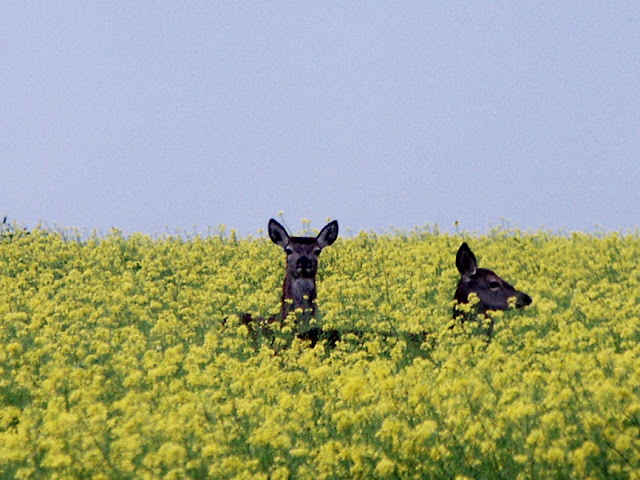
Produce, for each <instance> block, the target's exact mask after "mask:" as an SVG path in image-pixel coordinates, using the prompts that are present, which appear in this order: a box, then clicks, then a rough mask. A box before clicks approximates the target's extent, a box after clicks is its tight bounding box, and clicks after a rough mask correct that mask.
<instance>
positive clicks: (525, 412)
mask: <svg viewBox="0 0 640 480" xmlns="http://www.w3.org/2000/svg"><path fill="white" fill-rule="evenodd" d="M307 228H308V225H307ZM463 241H467V242H468V243H469V244H470V245H471V248H472V249H473V250H474V252H475V253H476V255H477V257H478V260H479V263H480V265H481V266H483V267H487V268H491V269H493V270H495V271H496V272H497V273H498V274H499V275H500V276H502V277H503V278H504V279H505V280H507V281H509V282H510V283H512V284H514V285H515V286H516V287H517V288H518V289H519V290H522V291H524V292H526V293H528V294H529V295H530V296H531V297H532V298H533V304H532V305H530V306H529V307H526V308H524V309H519V310H511V311H507V312H499V313H495V314H494V313H491V314H490V315H491V316H492V318H493V319H494V321H495V329H494V333H493V337H492V338H491V340H490V341H489V340H488V339H487V336H486V335H479V334H478V325H479V324H476V325H474V322H466V323H465V324H464V325H454V328H450V327H451V326H452V325H453V322H452V307H453V304H452V298H453V292H454V290H455V287H456V283H457V280H458V272H457V270H456V267H455V254H456V251H457V248H458V247H459V246H460V244H461V243H462V242H463ZM639 259H640V237H639V235H638V233H637V232H636V233H635V234H633V233H631V234H621V233H606V234H605V233H602V234H561V233H553V232H544V231H538V232H521V231H518V230H513V229H495V230H492V231H491V232H489V233H488V234H486V235H472V234H467V233H461V234H455V235H452V234H446V233H441V232H439V231H438V230H437V229H435V228H431V227H424V228H417V229H415V230H413V231H410V232H403V231H393V232H388V233H385V234H374V233H360V234H358V235H355V236H354V235H350V236H349V235H348V236H347V238H340V239H338V241H337V242H336V243H335V244H334V245H333V246H332V247H331V248H327V249H326V251H325V252H323V253H322V255H321V258H320V269H319V274H318V316H319V320H322V324H323V326H324V328H326V329H329V328H330V329H336V330H338V331H340V332H343V333H342V336H341V339H340V340H339V341H338V342H337V344H336V345H335V347H333V348H329V345H328V344H327V343H325V342H318V344H317V345H316V346H315V347H314V348H310V346H309V344H308V343H307V342H305V341H302V340H299V339H296V338H295V336H294V335H293V333H292V328H291V326H290V325H285V326H284V327H282V328H281V327H280V325H279V324H274V325H273V326H272V328H273V335H269V336H265V337H255V336H251V335H250V334H249V331H248V329H247V327H246V326H245V325H243V323H242V322H241V321H240V315H242V314H243V313H250V314H251V315H252V316H253V317H254V318H257V317H265V318H266V317H268V316H269V315H273V314H277V313H278V312H279V311H280V305H279V302H280V292H281V285H282V279H283V275H284V255H283V254H282V252H281V250H279V249H278V248H275V247H274V246H273V245H272V244H271V242H270V241H268V239H266V238H262V237H261V238H247V239H239V238H237V237H236V236H235V235H234V234H233V232H231V233H226V232H225V231H224V230H222V229H221V230H220V231H219V232H216V233H211V232H210V233H209V234H208V235H192V236H189V235H180V234H176V235H171V236H164V237H160V238H152V237H149V236H145V235H139V234H134V235H131V236H124V235H122V234H121V233H120V232H118V231H113V232H111V233H110V234H108V235H106V236H99V235H89V236H86V235H81V234H79V233H77V232H73V231H69V230H64V229H62V230H51V229H44V228H43V229H35V230H33V231H32V232H30V233H27V232H15V233H14V234H12V235H3V236H0V478H15V479H32V478H36V479H38V478H39V479H96V480H99V479H111V478H118V479H138V478H140V479H149V480H151V479H167V480H169V479H209V478H216V479H217V478H221V479H224V478H229V479H231V478H234V479H265V480H266V479H289V478H309V479H316V478H317V479H335V478H362V479H377V478H380V479H383V478H416V479H421V478H469V479H491V478H513V479H529V478H576V479H578V478H579V479H590V478H593V479H595V478H613V479H640V367H639V366H640V262H639ZM479 321H480V322H482V318H480V319H479ZM354 332H359V333H354ZM416 339H418V340H417V341H416Z"/></svg>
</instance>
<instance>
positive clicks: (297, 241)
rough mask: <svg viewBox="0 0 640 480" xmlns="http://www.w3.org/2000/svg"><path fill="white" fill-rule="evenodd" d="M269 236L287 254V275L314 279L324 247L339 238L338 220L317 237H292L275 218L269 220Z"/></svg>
mask: <svg viewBox="0 0 640 480" xmlns="http://www.w3.org/2000/svg"><path fill="white" fill-rule="evenodd" d="M269 237H270V238H271V241H273V243H275V244H276V245H280V246H281V247H282V249H283V250H284V252H285V253H286V254H287V275H290V276H291V277H292V278H310V279H313V278H315V276H316V273H317V272H318V257H319V256H320V253H321V252H322V249H323V248H324V247H326V246H329V245H331V244H332V243H333V242H335V241H336V239H337V238H338V222H337V221H335V220H334V221H333V222H331V223H329V224H328V225H326V226H325V227H324V228H323V229H322V230H321V231H320V233H319V234H318V236H317V237H290V236H289V234H288V233H287V231H286V230H285V228H284V227H283V226H282V225H280V224H279V223H278V222H276V221H275V220H274V219H271V220H270V221H269Z"/></svg>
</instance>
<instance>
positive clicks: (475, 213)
mask: <svg viewBox="0 0 640 480" xmlns="http://www.w3.org/2000/svg"><path fill="white" fill-rule="evenodd" d="M0 23H1V24H2V26H3V27H2V29H0V52H1V53H2V62H0V99H1V105H2V106H1V108H0V216H4V215H6V216H7V217H8V219H9V221H15V222H17V223H18V224H20V225H22V226H25V227H27V228H34V227H36V226H37V225H39V224H41V225H45V226H49V227H54V226H64V227H73V228H78V229H81V230H85V231H93V230H96V231H97V232H98V233H101V234H107V233H108V232H109V231H110V229H111V228H118V229H120V230H121V231H123V232H124V233H127V234H128V233H133V232H143V233H147V234H151V235H158V234H165V233H173V232H176V231H186V232H193V231H197V232H206V231H207V230H208V229H209V228H212V229H217V228H218V226H219V225H225V226H226V228H227V229H235V230H237V231H238V233H239V234H240V235H257V234H262V233H261V232H264V230H266V225H267V222H268V220H269V218H271V217H276V218H280V219H281V220H282V221H283V223H284V224H285V225H286V226H287V227H288V228H289V229H290V230H292V231H293V232H294V233H295V232H299V231H300V230H301V228H302V225H301V219H308V220H309V222H310V224H311V227H312V228H315V229H320V228H322V226H323V225H324V224H325V223H326V221H327V219H328V218H331V219H337V220H338V221H339V223H340V228H341V233H342V232H345V233H347V232H349V231H350V232H352V233H354V234H355V233H357V232H359V231H360V230H366V231H369V230H374V231H379V232H383V231H387V230H388V229H390V228H399V229H407V230H410V229H412V228H414V227H415V226H424V225H427V224H428V225H431V226H434V225H437V226H438V227H439V228H440V229H441V230H444V231H454V229H455V228H456V227H454V225H455V224H456V222H458V225H459V226H458V227H457V228H459V229H462V230H467V231H472V232H473V231H476V232H480V233H482V232H485V231H487V230H488V229H489V228H490V227H492V226H496V225H501V224H505V223H508V224H509V225H511V226H515V227H518V228H521V229H525V230H527V229H532V230H537V229H539V228H543V229H545V230H554V231H555V230H558V231H585V232H592V231H601V230H606V231H610V230H615V231H617V230H622V231H625V230H633V229H635V227H637V226H639V225H640V2H636V1H628V2H624V1H621V2H600V1H598V2H595V1H585V2H528V3H524V2H477V1H469V2H430V1H425V2H377V1H373V2H372V1H362V2H357V1H354V2H320V1H315V2H308V1H296V2H289V1H287V2H188V1H185V2H173V1H166V2H160V1H153V2H151V1H140V2H130V1H110V2H85V1H83V2H79V1H67V2H47V1H33V2H3V3H2V5H1V6H0ZM279 215H280V217H278V216H279Z"/></svg>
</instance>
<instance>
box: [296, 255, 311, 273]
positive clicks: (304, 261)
mask: <svg viewBox="0 0 640 480" xmlns="http://www.w3.org/2000/svg"><path fill="white" fill-rule="evenodd" d="M312 265H313V262H312V261H311V259H309V257H300V258H299V259H298V261H297V262H296V267H297V268H300V269H303V270H308V269H310V268H311V267H312Z"/></svg>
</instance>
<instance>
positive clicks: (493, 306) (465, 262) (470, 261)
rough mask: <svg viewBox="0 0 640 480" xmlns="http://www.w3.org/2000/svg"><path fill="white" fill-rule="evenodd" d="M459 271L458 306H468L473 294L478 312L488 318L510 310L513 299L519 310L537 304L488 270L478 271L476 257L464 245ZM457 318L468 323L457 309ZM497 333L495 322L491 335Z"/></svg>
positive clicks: (456, 294) (455, 314)
mask: <svg viewBox="0 0 640 480" xmlns="http://www.w3.org/2000/svg"><path fill="white" fill-rule="evenodd" d="M456 267H458V271H459V272H460V281H459V282H458V288H456V293H455V296H454V299H455V300H456V302H457V303H459V304H460V303H468V302H469V294H471V293H475V294H476V295H477V296H478V299H479V302H478V304H477V305H476V310H475V311H476V312H477V313H481V314H486V313H487V311H490V310H507V309H509V298H515V307H516V308H521V307H524V306H526V305H530V304H531V302H532V301H533V300H532V299H531V297H530V296H529V295H527V294H526V293H524V292H521V291H519V290H516V289H515V288H513V287H512V286H511V285H510V284H508V283H507V282H506V281H504V280H503V279H502V278H500V277H499V276H498V275H497V274H495V273H494V272H492V271H491V270H488V269H486V268H478V266H477V262H476V257H475V255H474V254H473V252H472V251H471V249H470V248H469V245H467V244H466V243H463V244H462V245H461V246H460V248H459V249H458V253H457V254H456ZM454 317H456V318H459V319H461V321H464V320H465V315H463V314H462V313H461V312H460V311H459V310H458V309H456V308H454ZM492 332H493V320H492V321H491V324H490V326H489V335H491V333H492Z"/></svg>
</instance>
